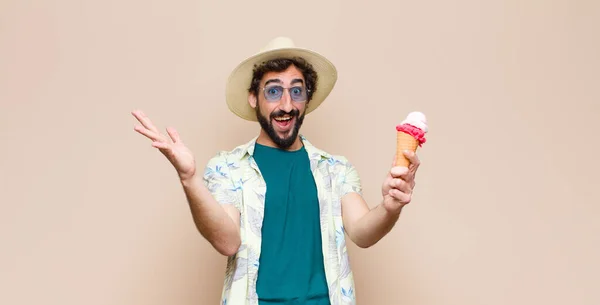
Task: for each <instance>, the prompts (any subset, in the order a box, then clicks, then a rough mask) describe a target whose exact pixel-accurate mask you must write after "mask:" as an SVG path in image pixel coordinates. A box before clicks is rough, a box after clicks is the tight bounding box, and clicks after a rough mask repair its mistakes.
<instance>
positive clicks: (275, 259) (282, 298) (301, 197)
mask: <svg viewBox="0 0 600 305" xmlns="http://www.w3.org/2000/svg"><path fill="white" fill-rule="evenodd" d="M254 159H255V161H256V163H257V164H258V167H259V169H260V172H261V174H262V175H263V178H264V179H265V181H266V183H267V192H266V197H265V212H264V219H263V225H262V243H261V255H260V260H259V268H258V280H257V283H256V290H257V294H258V299H259V302H258V303H259V304H260V305H271V304H277V305H292V304H294V305H300V304H302V305H330V303H329V293H328V288H327V281H326V279H325V267H324V263H323V251H322V248H321V224H320V217H319V200H318V196H317V187H316V184H315V181H314V178H313V175H312V172H311V169H310V160H309V157H308V153H307V152H306V150H305V149H304V147H302V148H301V149H300V150H297V151H285V150H282V149H278V148H273V147H268V146H264V145H260V144H258V143H256V145H255V148H254Z"/></svg>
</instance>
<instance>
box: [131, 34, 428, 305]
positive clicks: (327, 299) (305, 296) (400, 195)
mask: <svg viewBox="0 0 600 305" xmlns="http://www.w3.org/2000/svg"><path fill="white" fill-rule="evenodd" d="M336 81H337V71H336V69H335V67H334V66H333V64H332V63H331V62H330V61H329V60H327V59H326V58H324V57H323V56H321V55H320V54H318V53H315V52H313V51H310V50H306V49H301V48H297V47H295V46H294V44H293V42H292V41H291V40H290V39H288V38H276V39H274V40H272V41H271V42H270V43H269V44H268V45H267V46H266V47H265V48H264V49H263V50H261V51H260V52H259V53H258V54H256V55H254V56H252V57H250V58H248V59H246V60H245V61H243V62H242V63H241V64H240V65H239V66H238V67H237V68H236V69H235V70H234V71H233V72H232V74H231V76H230V78H229V80H228V84H227V89H226V91H227V92H226V93H227V94H226V100H227V104H228V106H229V109H230V110H231V111H232V112H233V113H235V114H236V115H238V116H239V117H241V118H243V119H246V120H252V121H258V122H259V124H260V126H261V130H260V133H259V135H258V136H257V137H255V138H254V139H252V140H251V141H249V142H248V143H245V144H243V145H240V146H238V147H236V148H235V149H233V150H231V151H228V152H220V153H218V154H217V155H216V156H215V157H213V158H212V159H211V160H210V161H209V162H208V165H207V166H206V169H205V171H204V173H202V174H200V173H197V172H196V165H195V161H194V157H193V155H192V152H191V151H190V150H189V149H188V148H187V147H186V146H185V144H184V143H183V142H182V141H181V139H180V137H179V135H178V134H177V132H176V130H174V129H173V128H167V134H168V136H166V135H163V134H161V133H160V132H159V131H158V130H157V128H156V127H155V126H154V125H153V124H152V122H151V121H150V120H149V119H148V118H147V117H146V116H145V115H144V114H143V113H142V112H140V111H134V112H133V115H134V116H135V117H136V118H137V119H138V120H139V122H140V123H141V125H139V126H136V127H135V130H136V131H138V132H139V133H141V134H143V135H145V136H146V137H148V138H150V139H151V140H152V141H153V142H152V143H153V146H154V147H156V148H158V149H159V150H160V151H161V152H162V153H163V154H164V155H165V156H166V157H167V158H168V160H169V161H170V162H171V163H172V164H173V166H174V167H175V169H176V170H177V173H178V175H179V179H180V181H181V184H182V186H183V189H184V191H185V194H186V196H187V199H188V202H189V205H190V209H191V212H192V216H193V219H194V222H195V224H196V226H197V228H198V230H199V232H200V233H201V234H202V236H203V237H204V238H206V240H208V241H209V242H210V243H211V244H212V246H213V247H214V248H215V249H216V250H217V251H218V252H219V253H221V254H223V255H225V256H227V257H228V263H227V268H226V277H225V283H224V287H223V293H222V304H227V305H242V304H244V305H245V304H250V305H257V304H261V305H262V304H280V305H282V304H286V305H290V304H303V305H304V304H306V305H329V304H333V305H349V304H356V300H355V295H354V280H353V275H352V271H351V269H350V266H349V260H348V253H347V249H346V235H347V236H348V237H349V238H350V240H351V241H352V242H354V243H355V244H356V245H358V246H359V247H362V248H366V247H370V246H372V245H373V244H375V243H377V242H378V241H379V240H380V239H381V238H382V237H383V236H385V235H386V234H387V233H388V232H389V231H390V230H391V229H392V227H393V226H394V224H395V223H396V221H397V219H398V217H399V215H400V211H401V210H402V207H403V206H404V205H406V204H408V203H409V202H410V200H411V195H412V190H413V188H414V185H415V182H414V176H415V172H416V170H417V168H418V166H419V160H418V158H417V156H416V155H415V154H414V153H411V152H406V153H405V155H406V156H407V158H408V159H409V160H410V161H411V164H410V165H409V167H408V168H407V167H392V168H391V170H390V172H389V174H388V176H387V178H386V179H384V181H383V185H382V187H381V190H382V199H381V203H380V204H378V205H377V206H376V207H375V208H373V209H369V207H368V205H367V204H366V203H365V201H364V200H363V198H362V196H361V182H360V179H359V176H358V173H357V172H356V170H355V168H354V167H353V166H352V165H351V164H350V163H349V162H348V160H347V159H346V158H344V157H342V156H334V155H331V154H329V153H327V152H325V151H322V150H320V149H318V148H316V147H314V146H313V145H312V144H311V143H310V142H309V141H308V140H307V139H306V138H305V137H304V136H302V135H300V134H299V130H300V126H301V125H302V122H303V119H304V116H305V115H306V114H308V113H310V112H311V111H313V110H315V109H316V108H317V107H318V106H319V105H320V104H321V103H322V102H323V101H324V100H325V98H326V97H327V96H328V95H329V93H330V92H331V90H332V89H333V87H334V85H335V83H336Z"/></svg>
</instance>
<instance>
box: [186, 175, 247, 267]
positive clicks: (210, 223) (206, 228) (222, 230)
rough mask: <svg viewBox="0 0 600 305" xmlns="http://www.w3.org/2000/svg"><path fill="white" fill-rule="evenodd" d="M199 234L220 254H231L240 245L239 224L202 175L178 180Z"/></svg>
mask: <svg viewBox="0 0 600 305" xmlns="http://www.w3.org/2000/svg"><path fill="white" fill-rule="evenodd" d="M180 181H181V184H182V186H183V190H184V192H185V195H186V198H187V201H188V203H189V206H190V210H191V213H192V217H193V219H194V223H195V224H196V228H197V229H198V231H199V232H200V234H201V235H202V236H203V237H204V238H205V239H206V240H207V241H208V242H210V244H211V245H212V246H213V247H214V248H215V249H216V250H217V251H218V252H219V253H221V254H223V255H225V256H231V255H233V254H235V253H236V252H237V250H238V248H239V246H240V243H241V238H240V231H239V226H238V225H237V224H236V223H235V222H234V220H233V219H232V217H231V216H229V214H228V213H227V212H226V211H225V209H224V208H223V206H222V205H221V204H219V203H218V202H217V201H216V200H215V199H214V197H213V196H212V194H211V193H210V191H209V190H208V188H207V187H206V186H205V185H204V183H203V181H202V177H199V176H193V177H191V178H188V179H182V180H180Z"/></svg>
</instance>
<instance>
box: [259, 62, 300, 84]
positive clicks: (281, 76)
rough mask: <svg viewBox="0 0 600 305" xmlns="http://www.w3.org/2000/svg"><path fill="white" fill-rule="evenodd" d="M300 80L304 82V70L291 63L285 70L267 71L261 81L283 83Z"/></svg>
mask: <svg viewBox="0 0 600 305" xmlns="http://www.w3.org/2000/svg"><path fill="white" fill-rule="evenodd" d="M298 80H300V81H302V82H304V76H303V75H302V72H300V70H298V68H296V67H295V66H294V65H291V66H289V67H288V68H287V69H286V70H285V71H281V72H274V71H271V72H267V73H265V75H263V78H262V80H261V83H263V84H265V83H266V82H270V83H271V82H276V83H282V84H291V83H292V82H297V81H298Z"/></svg>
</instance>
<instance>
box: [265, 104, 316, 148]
mask: <svg viewBox="0 0 600 305" xmlns="http://www.w3.org/2000/svg"><path fill="white" fill-rule="evenodd" d="M255 111H256V118H257V119H258V122H259V123H260V127H261V128H262V129H263V130H264V131H265V132H266V133H267V135H269V138H271V140H272V141H273V142H274V143H275V145H277V147H279V148H281V149H288V148H289V147H290V146H292V144H294V142H295V141H296V138H297V137H298V133H299V132H300V126H302V123H303V122H304V115H305V113H303V114H302V115H300V111H298V109H293V110H292V111H290V112H285V111H281V110H279V111H274V112H272V113H271V115H270V116H269V118H267V117H265V116H263V115H262V114H261V113H260V107H259V106H258V103H257V104H256V108H255ZM286 114H287V115H289V116H290V117H291V118H292V119H294V118H295V119H296V120H295V123H294V127H293V128H292V134H291V135H289V136H288V137H285V138H282V137H280V136H279V135H278V134H277V132H276V131H275V129H274V128H273V124H272V123H271V122H272V121H273V120H274V118H275V117H278V116H283V115H286Z"/></svg>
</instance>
